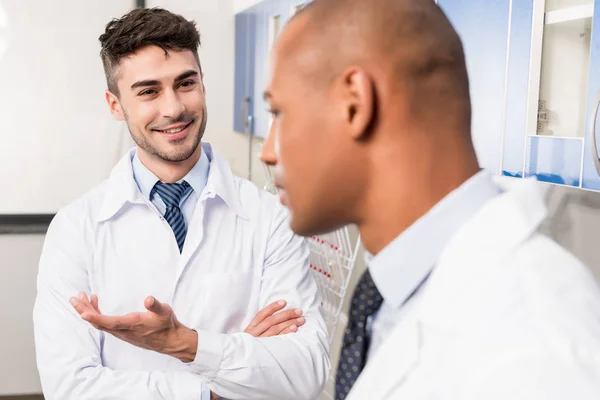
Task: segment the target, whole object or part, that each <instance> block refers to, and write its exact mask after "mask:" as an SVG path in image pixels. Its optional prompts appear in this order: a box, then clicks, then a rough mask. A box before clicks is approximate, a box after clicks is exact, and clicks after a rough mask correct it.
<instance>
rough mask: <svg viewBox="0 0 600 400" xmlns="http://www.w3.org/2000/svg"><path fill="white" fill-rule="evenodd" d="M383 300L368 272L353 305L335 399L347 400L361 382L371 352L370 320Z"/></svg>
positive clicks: (355, 294)
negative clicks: (353, 387) (368, 330)
mask: <svg viewBox="0 0 600 400" xmlns="http://www.w3.org/2000/svg"><path fill="white" fill-rule="evenodd" d="M382 303H383V297H381V293H379V291H378V290H377V287H376V286H375V283H374V282H373V278H371V273H370V272H369V270H368V269H367V270H366V271H365V272H364V274H363V275H362V277H361V278H360V280H359V281H358V284H357V285H356V289H355V290H354V294H353V295H352V303H351V304H350V319H349V321H348V326H347V327H346V332H345V333H344V341H343V343H342V351H341V353H340V360H339V362H338V369H337V373H336V377H335V399H336V400H344V399H345V398H346V396H347V395H348V393H349V392H350V389H352V385H354V383H355V382H356V380H357V379H358V376H359V375H360V372H361V371H362V369H363V368H364V366H365V363H366V360H367V351H368V349H369V343H368V337H367V318H368V317H369V316H370V315H373V314H374V313H376V312H377V310H379V308H380V307H381V304H382Z"/></svg>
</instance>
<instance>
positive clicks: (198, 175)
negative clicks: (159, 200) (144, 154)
mask: <svg viewBox="0 0 600 400" xmlns="http://www.w3.org/2000/svg"><path fill="white" fill-rule="evenodd" d="M131 166H132V169H133V179H134V180H135V182H136V184H137V186H138V188H139V190H140V192H142V195H143V196H144V198H146V199H148V200H152V199H151V198H150V194H151V193H152V189H153V188H154V185H156V182H158V180H159V179H158V178H157V177H156V175H154V173H153V172H152V171H150V170H149V169H148V168H147V167H146V166H145V165H144V164H142V162H141V160H140V158H139V156H138V153H137V151H134V154H133V158H132V160H131ZM209 170H210V164H209V161H208V158H207V156H206V154H205V153H204V151H202V152H201V153H200V159H199V160H198V162H197V163H196V164H195V165H194V167H193V168H192V169H191V170H190V172H188V173H187V175H186V176H184V177H183V178H182V179H181V180H179V181H178V182H182V181H186V182H187V183H189V184H190V186H191V187H192V189H194V192H196V193H197V194H200V193H202V191H203V190H204V187H205V186H206V182H207V180H208V174H209Z"/></svg>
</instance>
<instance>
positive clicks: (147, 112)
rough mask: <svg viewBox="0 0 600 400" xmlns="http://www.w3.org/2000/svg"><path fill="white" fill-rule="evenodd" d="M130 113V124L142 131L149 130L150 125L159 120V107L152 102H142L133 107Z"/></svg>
mask: <svg viewBox="0 0 600 400" xmlns="http://www.w3.org/2000/svg"><path fill="white" fill-rule="evenodd" d="M130 111H131V112H130V114H129V116H128V118H129V120H130V123H133V125H135V126H137V127H139V128H141V129H146V128H148V125H151V124H152V123H153V122H155V121H156V120H157V119H158V118H157V115H159V114H158V113H157V111H158V110H157V107H156V105H155V104H154V102H152V101H146V102H140V103H138V104H136V105H135V106H134V107H132V109H131V110H130Z"/></svg>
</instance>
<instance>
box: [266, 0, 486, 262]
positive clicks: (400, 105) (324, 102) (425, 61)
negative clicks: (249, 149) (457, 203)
mask: <svg viewBox="0 0 600 400" xmlns="http://www.w3.org/2000/svg"><path fill="white" fill-rule="evenodd" d="M325 21H326V22H327V23H324V22H325ZM424 26H425V27H427V29H424V28H423V27H424ZM265 97H266V99H267V100H268V101H269V103H270V105H271V108H272V112H273V116H274V122H273V124H272V127H271V132H270V134H269V137H268V139H267V141H266V142H265V144H264V145H263V153H262V160H263V161H264V162H265V163H267V164H269V165H271V166H272V167H273V173H274V179H275V184H276V186H278V187H279V189H280V193H281V200H282V202H283V203H284V204H285V205H286V206H288V207H289V208H290V211H291V226H292V229H293V230H294V231H295V232H296V233H298V234H300V235H305V236H308V235H314V234H317V233H322V232H326V231H330V230H333V229H336V228H338V227H341V226H343V225H346V224H357V225H358V227H359V230H360V233H361V239H362V242H363V244H364V246H365V248H366V249H367V250H368V251H369V252H370V253H372V254H377V253H378V252H379V251H380V250H381V249H383V248H384V247H385V246H386V245H387V244H389V243H390V242H391V241H392V240H393V239H394V238H396V237H397V236H398V235H399V234H400V233H402V232H403V231H404V230H406V229H407V228H408V227H409V226H410V225H412V224H413V223H414V222H415V221H416V220H417V219H419V217H421V216H422V215H424V214H425V213H427V212H428V211H429V210H430V209H431V208H432V207H433V206H434V205H435V204H436V203H438V202H439V201H440V200H441V199H442V198H443V197H445V196H446V195H447V194H448V193H450V192H451V191H452V190H454V189H455V188H457V187H458V186H460V185H461V184H462V183H463V182H465V181H466V180H467V179H468V178H470V177H471V176H473V175H474V174H475V173H477V172H478V171H479V166H478V163H477V158H476V156H475V151H474V148H473V144H472V142H471V138H470V116H471V110H470V101H469V88H468V80H467V74H466V67H465V62H464V55H463V52H462V46H461V44H460V40H459V39H458V36H457V35H456V32H454V30H453V28H452V27H451V25H450V24H449V22H448V21H447V19H446V18H445V16H444V15H443V13H442V12H441V11H440V10H439V8H438V7H437V6H436V5H435V4H434V2H433V1H428V0H377V1H376V4H375V3H373V2H365V1H360V0H317V1H316V2H313V3H311V4H310V5H309V6H307V7H306V8H305V9H304V10H303V11H302V12H301V13H300V14H298V15H297V16H296V17H295V18H294V19H293V20H292V21H291V22H290V23H288V25H287V26H286V28H285V29H284V31H283V32H282V33H281V34H280V36H279V38H278V40H277V42H276V44H275V47H274V50H273V53H272V63H271V78H270V81H269V83H268V85H267V88H266V91H265ZM307 160H310V162H306V161H307ZM323 171H326V173H323Z"/></svg>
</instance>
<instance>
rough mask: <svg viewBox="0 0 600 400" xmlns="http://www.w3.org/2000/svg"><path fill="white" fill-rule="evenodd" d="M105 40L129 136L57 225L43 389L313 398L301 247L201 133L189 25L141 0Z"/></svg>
mask: <svg viewBox="0 0 600 400" xmlns="http://www.w3.org/2000/svg"><path fill="white" fill-rule="evenodd" d="M100 42H101V45H102V51H101V57H102V62H103V65H104V68H105V72H106V79H107V84H108V90H107V91H106V100H107V103H108V106H109V108H110V111H111V113H112V114H113V116H114V117H115V118H117V119H118V120H123V121H125V122H126V123H127V126H128V128H129V131H130V133H131V136H132V138H133V139H134V141H135V143H136V147H135V148H134V149H132V150H131V151H130V152H129V153H128V154H127V155H126V156H125V157H124V158H123V159H122V160H121V161H120V162H119V164H118V165H117V166H116V167H115V168H114V169H113V171H112V173H111V175H110V177H109V179H108V180H107V181H106V182H104V183H103V184H101V185H100V186H98V187H97V188H95V189H93V190H92V191H90V192H89V193H87V194H85V195H84V196H83V197H81V198H80V199H78V200H76V201H75V202H73V203H72V204H70V205H68V206H67V207H65V208H63V209H62V210H60V212H59V213H58V214H57V215H56V217H55V219H54V220H53V221H52V224H51V226H50V228H49V230H48V233H47V236H46V241H45V244H44V249H43V253H42V256H41V260H40V269H39V275H38V296H37V299H36V303H35V309H34V328H35V340H36V349H37V361H38V368H39V372H40V377H41V382H42V387H43V390H44V395H45V398H46V399H48V400H67V399H74V400H84V399H94V400H100V399H144V400H146V399H177V400H179V399H182V400H183V399H194V400H208V399H209V398H217V397H219V396H223V397H226V398H244V399H251V398H261V399H264V398H273V399H313V398H315V397H316V396H317V395H318V393H320V391H321V389H322V387H323V386H324V383H325V381H326V379H327V377H328V372H329V367H330V365H329V344H328V338H327V331H326V327H325V323H324V320H323V316H322V315H321V309H320V299H319V296H318V291H317V286H316V283H315V281H314V280H313V278H312V275H311V274H310V270H309V267H308V247H307V245H306V243H305V242H304V240H303V239H302V238H300V237H299V236H296V235H294V233H293V232H292V231H291V230H290V229H289V224H288V215H287V211H286V210H285V208H284V207H282V206H281V205H280V204H279V202H278V201H277V199H276V197H274V196H272V195H270V194H268V193H266V192H264V191H262V190H259V189H258V188H257V187H256V186H254V185H253V184H252V183H250V182H248V181H245V180H243V179H240V178H238V177H234V176H233V175H232V173H231V170H230V169H229V167H228V165H227V163H226V162H225V160H224V159H223V158H222V157H220V156H219V154H217V152H215V150H214V149H213V148H212V147H211V146H210V145H209V144H207V143H203V144H201V141H202V136H203V134H204V130H205V127H206V121H207V110H206V103H205V90H204V84H203V74H202V70H201V67H200V60H199V57H198V52H197V49H198V46H199V44H200V36H199V34H198V31H197V30H196V28H195V26H194V24H193V23H192V22H190V21H187V20H186V19H185V18H183V17H181V16H179V15H175V14H173V13H170V12H168V11H166V10H162V9H136V10H134V11H131V12H130V13H128V14H127V15H125V16H123V17H122V18H119V19H116V20H113V21H111V22H110V23H109V24H108V25H107V26H106V31H105V33H104V34H103V35H102V36H101V37H100ZM82 168H85V165H84V166H82ZM75 296H77V297H75ZM284 308H286V310H284V311H280V310H283V309H284ZM261 309H262V310H261ZM259 310H260V311H259ZM211 391H212V393H211Z"/></svg>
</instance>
